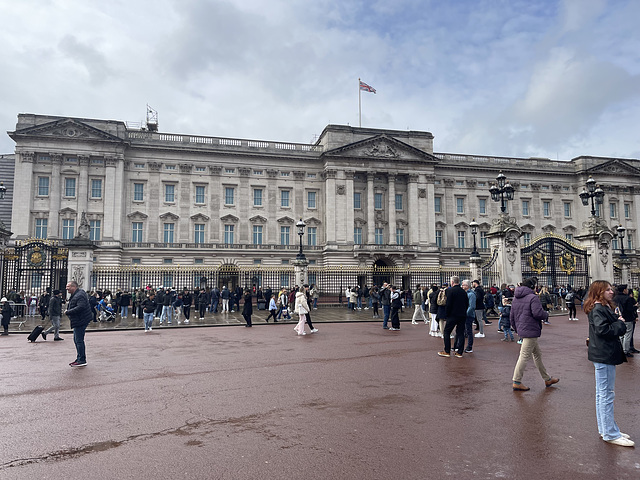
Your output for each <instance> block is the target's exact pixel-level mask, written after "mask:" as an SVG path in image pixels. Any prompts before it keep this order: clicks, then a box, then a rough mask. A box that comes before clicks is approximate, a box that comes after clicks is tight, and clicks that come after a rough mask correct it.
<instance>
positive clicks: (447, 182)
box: [443, 178, 456, 187]
mask: <svg viewBox="0 0 640 480" xmlns="http://www.w3.org/2000/svg"><path fill="white" fill-rule="evenodd" d="M443 181H444V185H445V187H453V184H454V183H456V181H455V180H454V179H453V178H445V179H443Z"/></svg>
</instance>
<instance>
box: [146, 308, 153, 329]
mask: <svg viewBox="0 0 640 480" xmlns="http://www.w3.org/2000/svg"><path fill="white" fill-rule="evenodd" d="M152 326H153V312H151V313H146V312H145V313H144V329H145V330H149V329H150V328H151V327H152Z"/></svg>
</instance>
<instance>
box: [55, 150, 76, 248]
mask: <svg viewBox="0 0 640 480" xmlns="http://www.w3.org/2000/svg"><path fill="white" fill-rule="evenodd" d="M50 156H51V194H50V195H49V224H48V232H47V237H48V238H51V239H56V238H60V200H61V199H62V182H63V181H64V179H63V178H61V177H60V168H61V166H62V155H61V154H59V153H52V154H50ZM80 196H81V194H80V189H79V188H76V198H80ZM78 215H80V211H78ZM79 218H80V217H78V219H79ZM78 219H76V222H79V220H78ZM76 228H78V225H76Z"/></svg>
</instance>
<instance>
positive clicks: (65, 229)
mask: <svg viewBox="0 0 640 480" xmlns="http://www.w3.org/2000/svg"><path fill="white" fill-rule="evenodd" d="M75 224H76V221H75V220H73V219H64V220H62V239H63V240H71V239H72V238H73V237H74V235H75V231H74V230H75Z"/></svg>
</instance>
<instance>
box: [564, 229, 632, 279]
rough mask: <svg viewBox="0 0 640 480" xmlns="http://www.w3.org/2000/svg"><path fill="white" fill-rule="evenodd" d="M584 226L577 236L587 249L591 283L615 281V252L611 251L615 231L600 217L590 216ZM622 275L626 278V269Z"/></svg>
mask: <svg viewBox="0 0 640 480" xmlns="http://www.w3.org/2000/svg"><path fill="white" fill-rule="evenodd" d="M582 227H583V228H582V230H581V231H580V233H579V234H578V235H576V236H575V238H576V240H579V241H580V243H581V244H582V245H584V247H585V248H586V249H587V259H588V262H589V283H591V282H593V281H594V280H606V281H608V282H611V283H613V258H612V257H613V254H612V252H611V240H612V239H613V233H611V230H610V229H609V226H608V225H607V224H606V223H605V222H604V220H602V219H601V218H599V217H590V218H589V220H587V221H586V222H584V223H583V224H582ZM627 271H628V270H627ZM622 275H623V279H624V269H623V272H622ZM623 283H624V282H623Z"/></svg>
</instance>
